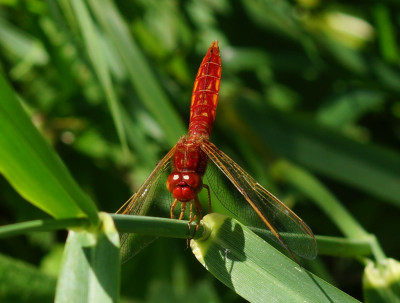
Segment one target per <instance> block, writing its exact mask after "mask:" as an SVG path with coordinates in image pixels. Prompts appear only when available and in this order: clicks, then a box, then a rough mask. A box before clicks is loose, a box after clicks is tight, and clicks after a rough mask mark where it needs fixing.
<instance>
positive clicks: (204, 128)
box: [188, 41, 221, 138]
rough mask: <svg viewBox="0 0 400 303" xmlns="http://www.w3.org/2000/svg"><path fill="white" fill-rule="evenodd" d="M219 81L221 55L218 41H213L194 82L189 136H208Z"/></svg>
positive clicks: (212, 122) (213, 117)
mask: <svg viewBox="0 0 400 303" xmlns="http://www.w3.org/2000/svg"><path fill="white" fill-rule="evenodd" d="M220 81H221V57H220V55H219V48H218V42H217V41H214V42H213V43H211V46H210V48H209V49H208V52H207V54H206V55H205V57H204V59H203V61H202V62H201V65H200V68H199V71H198V72H197V76H196V80H195V82H194V87H193V94H192V103H191V108H190V123H189V134H188V135H189V137H191V136H192V135H196V136H199V137H203V138H204V137H205V138H208V137H209V136H210V134H211V130H212V127H213V124H214V119H215V112H216V110H217V103H218V93H219V85H220Z"/></svg>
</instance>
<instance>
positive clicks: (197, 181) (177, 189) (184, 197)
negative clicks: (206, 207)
mask: <svg viewBox="0 0 400 303" xmlns="http://www.w3.org/2000/svg"><path fill="white" fill-rule="evenodd" d="M202 187H203V181H202V180H201V177H200V176H199V175H198V174H197V173H195V172H172V173H171V174H170V175H169V176H168V179H167V188H168V190H169V191H170V192H171V193H172V196H173V197H174V198H175V199H177V200H178V201H181V202H188V201H190V200H193V199H194V197H195V196H196V195H197V194H198V193H199V192H200V190H201V188H202Z"/></svg>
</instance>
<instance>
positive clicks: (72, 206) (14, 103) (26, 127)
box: [0, 74, 97, 223]
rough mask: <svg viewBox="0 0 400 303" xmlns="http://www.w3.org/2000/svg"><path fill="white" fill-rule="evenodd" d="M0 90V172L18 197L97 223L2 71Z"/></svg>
mask: <svg viewBox="0 0 400 303" xmlns="http://www.w3.org/2000/svg"><path fill="white" fill-rule="evenodd" d="M0 92H1V95H2V97H1V98H0V146H1V148H0V172H1V173H2V174H4V176H5V177H6V178H7V180H8V181H9V182H10V183H11V184H12V186H13V187H14V188H15V189H16V190H17V191H18V192H19V193H20V195H21V196H23V197H24V198H25V199H27V200H28V201H29V202H31V203H32V204H34V205H35V206H37V207H39V208H41V209H42V210H44V211H45V212H47V213H49V214H50V215H52V216H54V217H56V218H67V217H79V216H84V215H85V214H86V215H87V216H89V218H90V220H91V221H92V223H96V222H97V210H96V207H95V206H94V204H93V203H92V202H91V201H90V200H89V198H88V197H87V195H86V194H85V193H84V192H83V191H82V190H81V189H80V188H79V186H78V185H77V184H76V183H75V181H74V180H73V178H72V176H71V175H70V173H69V172H68V169H67V168H66V167H65V165H64V164H63V163H62V161H61V160H60V158H59V157H58V155H57V154H56V153H55V152H54V150H53V149H52V148H51V147H50V145H49V144H48V142H46V141H45V140H44V138H43V137H42V136H41V135H40V133H39V132H38V130H37V129H36V128H35V127H34V126H33V124H32V122H31V121H30V119H29V117H28V115H27V114H26V112H25V111H24V110H23V108H22V106H21V104H20V102H19V100H18V99H17V96H16V95H15V93H14V92H13V90H12V89H11V87H10V86H9V84H8V83H7V81H6V80H5V78H4V76H3V75H2V74H0Z"/></svg>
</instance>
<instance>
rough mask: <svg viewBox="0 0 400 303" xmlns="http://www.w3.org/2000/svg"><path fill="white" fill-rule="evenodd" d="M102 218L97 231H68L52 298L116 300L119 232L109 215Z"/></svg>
mask: <svg viewBox="0 0 400 303" xmlns="http://www.w3.org/2000/svg"><path fill="white" fill-rule="evenodd" d="M101 218H102V224H101V229H100V230H98V231H93V232H88V231H70V233H69V235H68V239H67V244H66V247H65V251H64V257H63V264H62V269H61V274H60V277H59V280H58V285H57V291H56V300H55V302H57V303H61V302H82V303H84V302H103V303H107V302H118V298H119V282H120V281H119V279H120V276H119V275H120V258H119V249H118V247H119V236H118V232H117V230H116V229H115V226H114V223H113V221H112V219H111V217H110V216H109V215H107V214H105V213H102V214H101Z"/></svg>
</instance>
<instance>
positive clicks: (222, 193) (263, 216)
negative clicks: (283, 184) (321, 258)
mask: <svg viewBox="0 0 400 303" xmlns="http://www.w3.org/2000/svg"><path fill="white" fill-rule="evenodd" d="M201 149H202V150H203V151H204V152H205V153H206V154H207V156H208V157H209V158H210V159H211V161H212V162H213V164H215V166H216V167H217V168H218V169H219V170H221V171H222V172H223V173H224V174H225V176H226V177H227V178H228V179H229V181H230V182H231V185H233V186H234V187H235V188H236V189H237V191H235V192H236V197H235V194H234V193H232V192H231V191H229V190H227V189H226V187H225V186H224V184H222V183H221V182H222V181H218V180H215V175H216V173H215V172H212V170H213V165H210V167H208V168H207V170H211V173H209V174H207V175H206V176H207V178H208V180H210V181H211V183H214V184H211V188H212V189H213V192H214V193H215V195H216V196H217V197H218V200H219V201H220V202H221V204H222V205H223V206H224V207H225V208H227V209H228V210H229V211H230V212H231V213H232V214H233V215H234V217H236V218H238V219H239V220H240V221H242V222H243V223H245V224H249V223H250V222H253V218H254V217H255V216H254V213H256V214H257V215H258V222H261V223H262V224H263V226H264V227H265V226H267V227H268V228H269V229H270V231H271V233H272V235H273V236H274V237H273V238H274V239H275V240H277V241H278V242H279V243H280V244H281V245H282V246H283V247H284V248H286V250H287V251H288V252H289V253H290V254H291V255H292V256H293V254H292V252H293V253H295V254H296V255H299V256H301V257H304V258H307V259H313V258H315V256H316V255H317V244H316V241H315V238H314V235H313V233H312V231H311V229H310V228H309V227H308V226H307V225H306V223H305V222H304V221H303V220H302V219H300V218H299V217H298V216H297V215H296V214H295V213H294V212H293V211H291V210H290V209H289V208H288V207H287V206H285V205H284V204H283V203H282V202H281V201H279V199H278V198H276V197H275V196H274V195H273V194H271V193H270V192H269V191H268V190H266V189H265V188H264V187H262V186H261V185H260V184H259V183H258V182H257V181H256V180H254V179H253V178H252V177H251V176H250V175H249V174H248V173H246V171H244V170H243V169H242V168H241V167H240V166H239V165H237V164H236V163H235V162H234V161H233V160H232V159H231V158H229V157H228V156H227V155H226V154H225V153H223V152H222V151H220V150H219V149H218V148H217V147H216V146H215V145H214V144H213V143H211V142H209V141H204V142H203V143H202V145H201ZM214 170H215V168H214ZM224 188H225V189H224ZM237 193H239V195H238V194H237ZM237 198H240V199H241V200H243V199H244V200H245V201H246V202H247V203H242V204H241V205H240V203H238V202H237ZM249 205H250V206H251V207H249Z"/></svg>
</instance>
